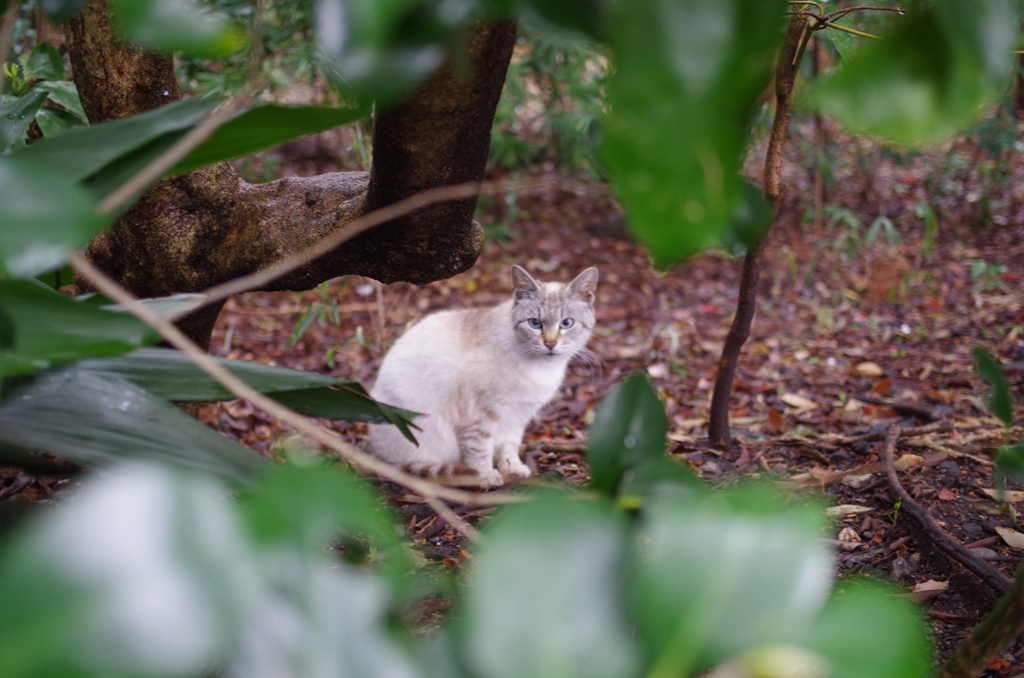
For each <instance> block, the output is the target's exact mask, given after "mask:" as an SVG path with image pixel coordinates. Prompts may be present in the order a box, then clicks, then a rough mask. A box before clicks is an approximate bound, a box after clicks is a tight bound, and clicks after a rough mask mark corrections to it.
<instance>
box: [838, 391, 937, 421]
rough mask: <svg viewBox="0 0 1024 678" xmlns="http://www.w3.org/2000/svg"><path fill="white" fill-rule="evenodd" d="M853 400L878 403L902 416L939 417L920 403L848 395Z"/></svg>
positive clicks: (926, 419) (935, 418) (929, 419)
mask: <svg viewBox="0 0 1024 678" xmlns="http://www.w3.org/2000/svg"><path fill="white" fill-rule="evenodd" d="M850 397H852V398H853V399H854V400H859V401H860V402H862V403H867V404H868V405H880V406H882V407H889V408H891V409H893V410H894V411H895V412H896V414H898V415H900V416H902V417H917V418H918V419H924V420H925V421H936V420H937V419H939V417H938V416H937V415H936V414H935V413H934V412H933V411H932V410H930V409H929V408H927V407H921V406H920V405H911V404H910V403H890V402H888V401H885V400H882V399H880V398H872V397H870V396H858V395H855V396H850Z"/></svg>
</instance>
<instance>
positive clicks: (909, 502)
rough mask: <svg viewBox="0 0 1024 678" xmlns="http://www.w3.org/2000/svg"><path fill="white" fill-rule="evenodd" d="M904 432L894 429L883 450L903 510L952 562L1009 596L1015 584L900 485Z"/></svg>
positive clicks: (888, 434) (887, 436)
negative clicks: (898, 471)
mask: <svg viewBox="0 0 1024 678" xmlns="http://www.w3.org/2000/svg"><path fill="white" fill-rule="evenodd" d="M902 432H903V431H902V429H900V428H899V427H897V426H893V427H892V428H890V429H889V432H888V433H887V434H886V436H885V444H884V445H883V447H882V464H883V466H884V468H885V476H886V478H887V479H888V481H889V488H890V489H891V490H892V493H893V494H894V495H895V498H896V500H897V501H899V502H900V508H901V509H902V510H905V511H906V512H907V513H908V514H909V515H910V516H912V517H913V518H914V520H916V521H917V523H918V524H919V525H920V526H921V528H922V529H923V530H924V531H925V533H927V534H928V536H929V537H931V538H932V541H933V542H934V544H935V546H936V547H937V548H938V549H939V550H941V551H942V552H943V553H945V554H946V555H948V556H949V557H950V558H952V559H954V560H956V561H957V562H959V563H960V564H961V565H963V566H964V567H966V568H967V569H968V570H970V571H971V572H973V573H974V574H976V575H978V577H980V578H981V580H982V581H983V582H985V583H986V584H987V585H988V586H989V587H990V588H992V589H993V590H994V591H995V592H996V593H998V594H999V595H1005V594H1006V593H1008V592H1009V591H1010V588H1011V586H1012V584H1011V583H1010V580H1009V579H1007V578H1006V577H1005V576H1004V575H1003V573H1002V572H1000V571H999V570H997V569H996V568H995V567H993V566H991V565H989V564H988V563H986V562H985V561H983V560H981V559H980V558H978V557H976V556H975V555H974V554H973V553H971V552H970V551H969V550H967V549H966V548H964V547H963V545H961V544H960V542H958V541H956V539H954V538H953V536H952V535H950V534H949V533H948V532H946V531H945V530H944V529H942V527H941V526H940V525H939V523H938V522H937V521H936V520H935V519H934V518H932V516H931V514H929V513H928V511H927V510H926V509H925V508H924V507H923V506H921V505H920V504H918V503H917V501H916V500H915V499H914V498H913V497H911V496H910V493H909V492H907V491H906V489H904V487H903V485H902V484H900V479H899V476H897V475H896V466H895V460H894V457H895V451H896V441H898V440H899V438H900V435H901V434H902Z"/></svg>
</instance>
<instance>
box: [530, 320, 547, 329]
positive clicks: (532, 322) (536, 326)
mask: <svg viewBox="0 0 1024 678" xmlns="http://www.w3.org/2000/svg"><path fill="white" fill-rule="evenodd" d="M526 324H527V325H529V326H530V327H532V328H533V329H535V330H539V329H540V328H542V327H544V323H542V322H541V321H540V320H539V319H537V318H530V319H529V320H527V321H526Z"/></svg>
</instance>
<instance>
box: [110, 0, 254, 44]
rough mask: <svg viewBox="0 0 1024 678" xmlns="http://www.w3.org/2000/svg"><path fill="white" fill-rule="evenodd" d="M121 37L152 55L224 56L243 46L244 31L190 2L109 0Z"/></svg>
mask: <svg viewBox="0 0 1024 678" xmlns="http://www.w3.org/2000/svg"><path fill="white" fill-rule="evenodd" d="M110 6H111V9H112V10H113V14H114V17H115V18H116V20H117V24H118V26H119V28H120V29H121V32H122V33H123V34H124V36H125V37H126V38H127V39H128V40H129V41H131V42H133V43H135V44H137V45H139V46H140V47H143V48H145V49H147V50H151V51H154V52H179V51H180V52H185V53H186V54H188V55H190V56H205V57H224V56H227V55H229V54H233V53H235V52H238V51H241V50H242V49H244V48H245V45H246V35H245V33H244V32H243V31H241V30H239V29H237V28H233V27H232V26H230V24H229V23H228V22H227V20H226V18H225V17H224V16H223V15H218V14H216V13H214V12H212V11H211V10H210V9H209V8H208V7H206V6H202V5H200V4H198V3H196V2H192V0H112V1H111V3H110Z"/></svg>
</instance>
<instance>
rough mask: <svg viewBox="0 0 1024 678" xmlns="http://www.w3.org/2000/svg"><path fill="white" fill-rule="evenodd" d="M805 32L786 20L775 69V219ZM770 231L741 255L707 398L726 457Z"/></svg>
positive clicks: (768, 183)
mask: <svg viewBox="0 0 1024 678" xmlns="http://www.w3.org/2000/svg"><path fill="white" fill-rule="evenodd" d="M806 28H807V22H806V21H805V20H804V19H803V18H802V17H799V16H794V17H793V18H792V19H790V22H789V29H788V30H787V31H786V38H785V40H784V41H783V43H782V50H781V51H780V52H779V58H778V61H777V62H776V66H775V97H776V103H775V120H774V122H773V124H772V131H771V136H770V138H769V141H768V153H767V155H766V157H765V167H764V192H765V195H767V196H768V199H769V200H770V201H771V203H772V211H773V212H774V214H775V216H776V217H777V216H778V214H779V209H780V208H781V206H782V159H783V152H784V150H785V147H786V135H787V134H788V132H789V123H790V120H792V118H793V100H792V93H793V82H794V79H795V73H796V67H797V56H798V55H799V54H800V53H801V52H802V51H803V46H804V44H805V42H806V39H807V37H806V36H807V30H806ZM770 228H771V227H770V226H769V228H768V229H765V232H764V233H763V234H762V235H761V239H760V240H759V241H758V243H757V245H756V246H755V247H754V249H753V250H751V251H748V252H747V256H746V257H745V258H744V260H743V273H742V275H741V277H740V289H739V298H738V301H737V304H736V315H735V316H734V317H733V320H732V325H731V326H730V327H729V334H728V335H726V338H725V344H724V345H723V346H722V356H721V358H720V359H719V361H718V375H717V377H716V378H715V390H714V392H713V394H712V396H711V408H710V412H709V420H708V439H709V440H710V442H711V444H712V445H714V446H715V447H718V448H720V449H723V450H727V451H729V450H731V449H732V435H731V434H730V433H729V399H730V397H731V395H732V384H733V380H734V379H735V378H736V368H737V366H738V365H739V356H740V351H741V350H742V349H743V344H745V343H746V342H747V339H748V338H749V337H750V326H751V324H752V323H753V320H754V311H755V309H756V303H757V281H758V279H759V278H760V276H761V261H762V259H763V256H764V247H765V241H766V240H767V238H768V230H769V229H770Z"/></svg>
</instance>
